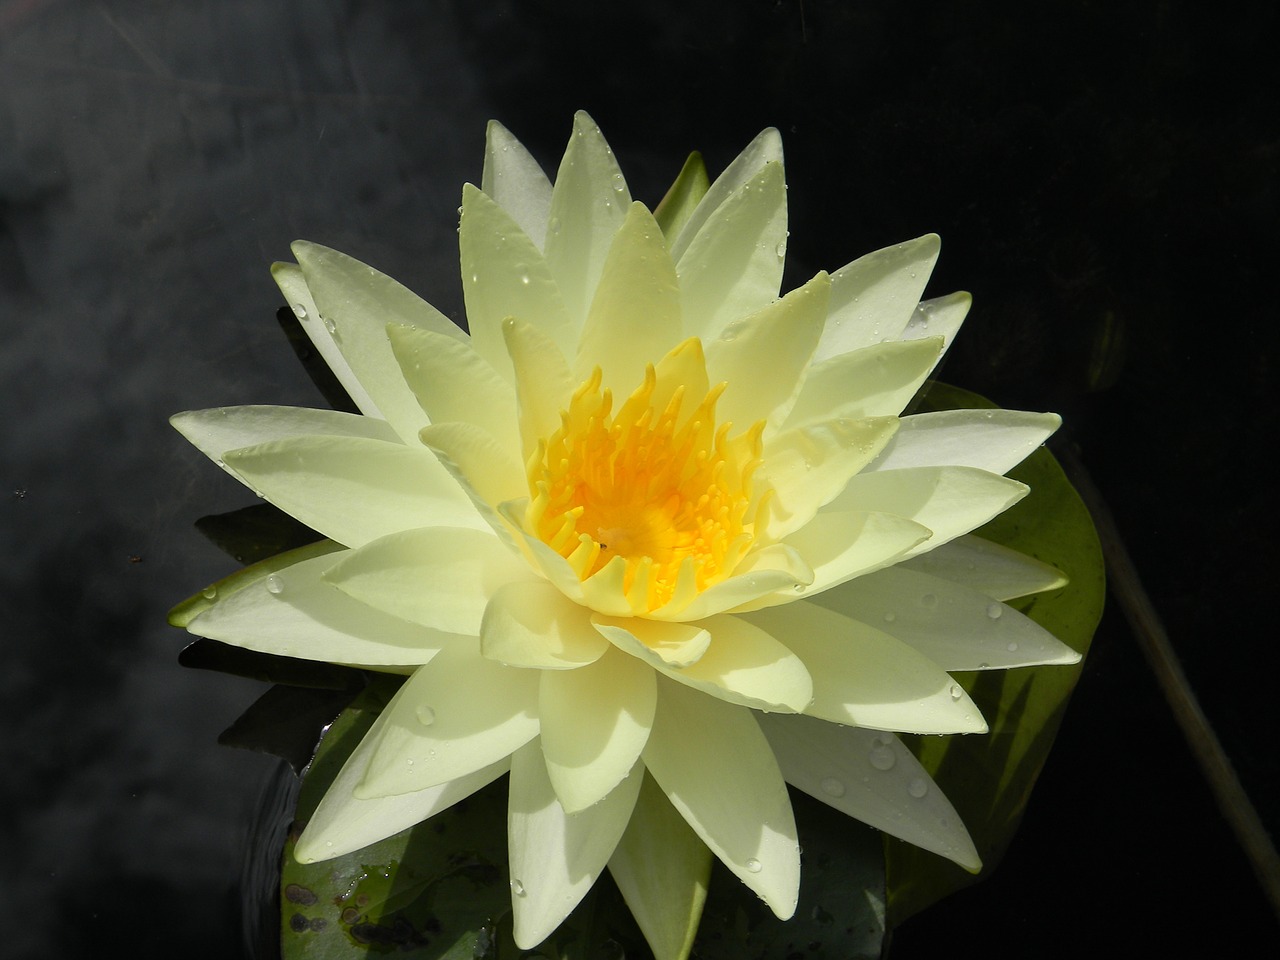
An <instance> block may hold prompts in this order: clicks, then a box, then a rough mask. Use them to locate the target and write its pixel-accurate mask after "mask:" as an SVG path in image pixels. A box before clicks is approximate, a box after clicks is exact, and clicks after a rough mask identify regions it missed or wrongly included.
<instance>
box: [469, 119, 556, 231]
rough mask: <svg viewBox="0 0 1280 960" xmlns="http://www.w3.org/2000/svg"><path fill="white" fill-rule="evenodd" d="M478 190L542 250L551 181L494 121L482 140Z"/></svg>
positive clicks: (507, 132)
mask: <svg viewBox="0 0 1280 960" xmlns="http://www.w3.org/2000/svg"><path fill="white" fill-rule="evenodd" d="M480 189H482V190H483V191H484V192H485V193H487V194H488V195H489V196H491V197H493V199H494V200H496V201H497V202H498V206H500V207H502V209H503V210H505V211H506V212H507V213H508V214H509V215H510V216H511V219H512V220H514V221H515V222H516V223H517V224H518V225H519V227H520V229H521V230H523V231H524V232H525V234H526V235H527V236H528V237H529V239H530V240H532V241H533V244H534V246H536V247H537V248H538V249H542V243H543V240H544V239H545V237H546V233H547V215H548V211H549V210H550V208H551V181H549V180H548V179H547V175H546V174H545V173H543V172H542V167H540V166H538V161H537V160H535V159H533V155H532V154H530V153H529V151H528V150H526V149H525V147H524V144H522V143H521V142H520V141H519V140H517V139H516V138H515V137H514V136H512V134H511V131H510V130H508V129H507V128H506V127H504V126H503V125H502V124H500V123H499V122H498V121H497V120H490V121H489V126H488V127H487V129H486V130H485V138H484V173H483V175H482V176H481V178H480Z"/></svg>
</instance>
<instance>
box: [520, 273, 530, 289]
mask: <svg viewBox="0 0 1280 960" xmlns="http://www.w3.org/2000/svg"><path fill="white" fill-rule="evenodd" d="M520 282H521V283H523V284H524V285H525V286H526V287H527V286H528V285H529V275H528V274H527V273H525V274H521V276H520Z"/></svg>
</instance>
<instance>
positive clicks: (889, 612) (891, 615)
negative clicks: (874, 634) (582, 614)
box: [884, 610, 898, 623]
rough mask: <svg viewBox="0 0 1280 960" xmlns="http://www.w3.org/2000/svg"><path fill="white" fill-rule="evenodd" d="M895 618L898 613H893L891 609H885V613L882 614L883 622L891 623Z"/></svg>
mask: <svg viewBox="0 0 1280 960" xmlns="http://www.w3.org/2000/svg"><path fill="white" fill-rule="evenodd" d="M897 619H898V615H897V614H896V613H894V612H893V611H892V610H886V611H885V614H884V622H885V623H893V621H895V620H897Z"/></svg>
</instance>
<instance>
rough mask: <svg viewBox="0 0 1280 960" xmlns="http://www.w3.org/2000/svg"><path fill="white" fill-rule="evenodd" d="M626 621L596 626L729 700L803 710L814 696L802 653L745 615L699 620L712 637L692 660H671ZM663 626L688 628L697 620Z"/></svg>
mask: <svg viewBox="0 0 1280 960" xmlns="http://www.w3.org/2000/svg"><path fill="white" fill-rule="evenodd" d="M621 623H622V624H626V625H627V626H618V625H610V624H607V623H603V622H599V621H597V629H599V630H600V631H601V632H602V633H604V634H605V636H607V637H609V639H610V640H611V641H613V642H614V644H615V645H617V646H618V647H619V649H621V650H625V651H626V652H627V653H630V654H631V655H632V656H634V657H638V658H640V659H642V660H644V661H645V662H646V663H648V664H649V666H651V667H653V668H654V669H655V670H657V671H658V672H659V673H662V674H665V675H666V676H668V677H670V678H671V679H672V680H675V681H677V682H678V683H683V684H685V685H686V686H689V687H693V688H694V689H695V690H701V691H702V692H703V693H707V694H710V695H711V696H713V697H718V698H719V699H721V700H724V701H725V702H727V703H736V704H740V705H742V706H745V707H753V708H756V709H760V710H780V711H783V712H787V711H791V712H797V713H798V712H799V711H801V710H804V709H805V707H806V706H808V704H809V701H810V700H811V699H812V697H813V681H812V680H811V679H810V677H809V671H808V670H806V669H805V665H804V663H802V662H801V660H800V658H799V657H797V656H796V655H795V654H793V653H792V652H791V651H790V650H789V649H787V647H786V646H784V645H783V644H781V643H779V642H778V641H777V640H775V639H774V638H773V637H772V636H770V635H769V634H767V633H765V632H764V631H763V630H761V629H760V628H759V627H757V626H755V625H754V624H751V623H748V622H747V621H745V620H742V619H739V618H737V617H726V616H719V617H711V618H710V619H708V620H703V621H700V622H699V623H698V624H696V626H698V627H700V628H702V629H703V630H705V631H706V633H707V634H708V635H709V636H710V638H711V642H710V644H709V645H708V647H707V649H706V651H705V652H704V653H703V654H702V656H700V657H699V658H698V659H697V660H696V661H694V662H692V663H689V664H687V665H682V664H672V663H669V662H667V661H666V660H664V659H663V658H662V657H661V656H659V655H658V654H657V653H655V652H654V650H653V648H652V647H650V646H648V645H646V644H643V643H640V642H638V641H636V640H635V637H634V634H635V633H636V632H638V630H637V628H636V627H635V626H634V624H630V623H628V621H622V622H621ZM653 626H657V624H654V625H653ZM661 626H662V627H663V628H665V629H671V628H673V627H677V626H682V627H685V628H686V629H688V628H692V627H694V626H695V625H694V624H662V625H661Z"/></svg>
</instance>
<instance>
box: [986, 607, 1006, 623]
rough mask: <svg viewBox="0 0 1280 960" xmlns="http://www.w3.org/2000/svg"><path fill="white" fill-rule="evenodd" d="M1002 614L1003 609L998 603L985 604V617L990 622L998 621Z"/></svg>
mask: <svg viewBox="0 0 1280 960" xmlns="http://www.w3.org/2000/svg"><path fill="white" fill-rule="evenodd" d="M1002 613H1004V607H1003V606H1002V605H1001V604H998V603H989V604H987V616H988V617H990V618H991V619H992V620H999V619H1000V614H1002Z"/></svg>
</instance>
